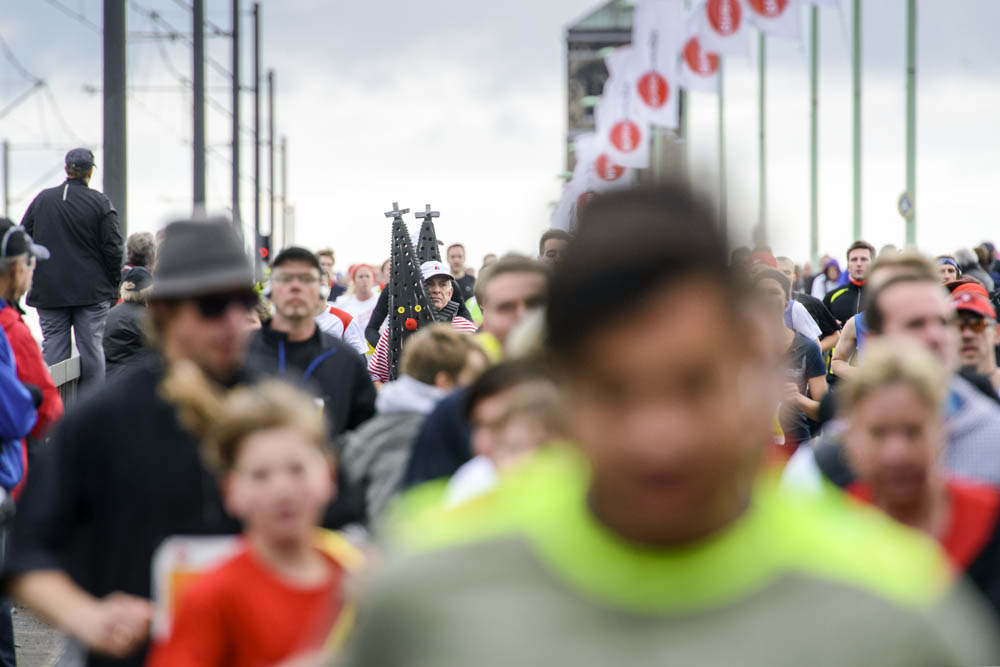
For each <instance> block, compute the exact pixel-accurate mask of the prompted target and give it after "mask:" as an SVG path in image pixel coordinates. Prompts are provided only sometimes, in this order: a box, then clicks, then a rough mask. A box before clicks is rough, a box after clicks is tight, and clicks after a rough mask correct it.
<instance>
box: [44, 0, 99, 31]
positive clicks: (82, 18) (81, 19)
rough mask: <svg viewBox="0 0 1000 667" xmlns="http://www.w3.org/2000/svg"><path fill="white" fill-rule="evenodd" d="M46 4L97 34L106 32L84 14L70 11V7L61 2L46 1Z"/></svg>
mask: <svg viewBox="0 0 1000 667" xmlns="http://www.w3.org/2000/svg"><path fill="white" fill-rule="evenodd" d="M45 2H47V3H48V4H50V5H52V6H53V7H54V8H56V9H58V10H59V11H60V12H62V13H63V14H65V15H66V16H69V17H70V18H73V19H76V21H77V22H78V23H81V24H83V25H85V26H87V28H89V29H90V30H93V31H94V32H96V33H97V34H102V33H103V32H104V31H103V30H102V28H101V26H99V25H97V24H96V23H94V22H93V21H91V20H90V19H88V18H87V17H86V16H85V15H84V14H80V13H78V12H75V11H73V10H72V9H70V8H69V7H67V6H66V5H64V4H62V3H61V2H59V0H45Z"/></svg>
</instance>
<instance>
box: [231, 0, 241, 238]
mask: <svg viewBox="0 0 1000 667" xmlns="http://www.w3.org/2000/svg"><path fill="white" fill-rule="evenodd" d="M232 150H233V154H232V158H233V224H234V225H235V226H236V229H237V230H238V231H239V233H240V236H243V220H242V216H241V215H240V0H233V149H232Z"/></svg>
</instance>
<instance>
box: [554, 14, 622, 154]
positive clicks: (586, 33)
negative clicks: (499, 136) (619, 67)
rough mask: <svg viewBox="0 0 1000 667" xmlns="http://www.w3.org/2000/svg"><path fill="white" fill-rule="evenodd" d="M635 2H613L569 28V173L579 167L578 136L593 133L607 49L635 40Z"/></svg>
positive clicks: (567, 68)
mask: <svg viewBox="0 0 1000 667" xmlns="http://www.w3.org/2000/svg"><path fill="white" fill-rule="evenodd" d="M634 4H635V3H634V1H633V0H611V1H610V2H606V3H604V4H603V5H601V6H600V7H598V8H597V9H595V10H593V11H591V12H590V13H589V14H587V15H586V16H584V17H583V18H581V19H580V20H578V21H576V22H575V23H573V24H571V25H570V26H569V27H568V28H567V29H566V81H567V86H566V92H567V98H566V102H567V104H566V171H569V172H572V171H573V167H574V166H575V165H576V160H575V159H574V156H573V151H572V145H573V140H574V139H575V138H576V136H577V135H580V134H583V133H585V132H593V131H594V105H595V104H596V103H597V100H598V98H600V96H601V91H602V90H604V82H605V81H606V80H607V78H608V70H607V68H606V67H605V66H604V56H605V55H607V51H606V49H611V48H615V47H619V46H622V45H623V44H628V43H630V42H631V41H632V9H633V6H634Z"/></svg>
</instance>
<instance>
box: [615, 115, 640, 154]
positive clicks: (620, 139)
mask: <svg viewBox="0 0 1000 667" xmlns="http://www.w3.org/2000/svg"><path fill="white" fill-rule="evenodd" d="M641 134H642V133H641V132H640V131H639V126H638V125H636V124H635V123H633V122H632V121H630V120H620V121H618V122H617V123H615V124H614V126H613V127H612V128H611V145H612V146H614V147H615V148H617V149H618V150H620V151H621V152H622V153H631V152H632V151H634V150H635V149H636V148H638V147H639V137H640V136H641Z"/></svg>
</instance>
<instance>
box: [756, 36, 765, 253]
mask: <svg viewBox="0 0 1000 667" xmlns="http://www.w3.org/2000/svg"><path fill="white" fill-rule="evenodd" d="M757 45H758V46H757V80H758V83H759V86H758V89H757V122H758V127H757V137H758V153H759V159H760V163H759V164H758V167H757V173H758V183H759V186H760V191H759V193H758V198H759V199H758V206H759V209H758V213H757V226H758V229H759V230H760V243H762V244H766V243H767V153H766V150H767V123H766V114H765V106H764V104H765V101H766V98H767V95H766V92H767V79H766V78H765V77H766V72H767V66H766V59H767V36H766V35H764V33H763V32H762V33H760V35H759V36H758V38H757Z"/></svg>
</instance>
